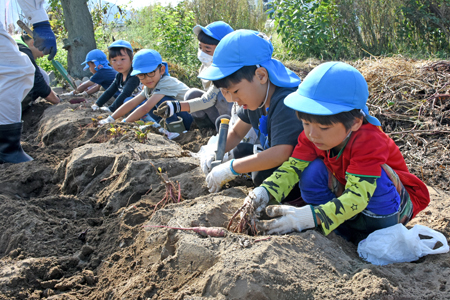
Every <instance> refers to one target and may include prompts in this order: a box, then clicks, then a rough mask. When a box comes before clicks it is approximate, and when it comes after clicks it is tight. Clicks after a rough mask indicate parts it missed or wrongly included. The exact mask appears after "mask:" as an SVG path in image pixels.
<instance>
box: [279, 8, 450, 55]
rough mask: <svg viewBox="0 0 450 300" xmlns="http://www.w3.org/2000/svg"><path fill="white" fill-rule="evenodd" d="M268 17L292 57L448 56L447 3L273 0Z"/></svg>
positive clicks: (449, 12) (449, 11) (449, 14)
mask: <svg viewBox="0 0 450 300" xmlns="http://www.w3.org/2000/svg"><path fill="white" fill-rule="evenodd" d="M272 17H273V18H274V19H275V26H276V31H277V33H278V34H279V35H280V38H281V40H282V43H283V44H284V46H285V47H286V48H287V50H288V55H289V56H290V57H291V58H297V59H299V58H307V57H316V58H321V59H352V58H359V57H361V56H364V55H382V54H394V53H399V52H404V51H411V50H413V51H419V52H425V53H438V55H439V56H444V57H445V56H448V53H449V51H448V50H449V49H448V48H449V41H450V0H390V1H388V0H284V1H281V0H278V1H276V2H275V5H274V12H273V13H272Z"/></svg>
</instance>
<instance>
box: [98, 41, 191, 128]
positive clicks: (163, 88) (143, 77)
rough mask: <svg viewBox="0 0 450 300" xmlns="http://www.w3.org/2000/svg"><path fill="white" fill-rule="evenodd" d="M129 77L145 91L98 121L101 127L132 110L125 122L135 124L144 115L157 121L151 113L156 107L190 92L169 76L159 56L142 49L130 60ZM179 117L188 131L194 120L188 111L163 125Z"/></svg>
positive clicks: (185, 86)
mask: <svg viewBox="0 0 450 300" xmlns="http://www.w3.org/2000/svg"><path fill="white" fill-rule="evenodd" d="M131 75H132V76H137V78H139V80H140V81H141V83H142V84H143V85H144V86H145V88H144V90H143V91H142V93H141V94H140V95H137V96H135V97H134V98H132V99H130V100H129V101H127V102H126V103H124V104H122V105H121V106H120V107H119V108H118V109H117V110H116V111H115V112H114V113H113V114H112V115H111V116H109V117H108V118H107V119H104V120H101V121H100V122H99V124H100V125H103V124H106V123H112V122H114V121H115V120H117V119H118V118H121V117H123V116H124V115H125V114H127V113H129V112H131V111H133V110H134V111H133V113H131V114H130V115H129V116H128V117H127V118H126V119H125V122H134V121H137V120H139V119H141V118H143V119H144V120H146V118H145V116H146V115H147V114H149V115H150V116H151V118H153V119H155V120H156V121H159V120H161V118H160V117H158V116H155V115H154V114H153V110H154V109H155V107H157V106H158V105H160V104H161V103H163V102H164V101H168V100H169V101H171V100H178V101H182V100H183V99H184V94H185V93H186V92H187V90H188V89H189V87H188V86H187V85H185V84H184V83H183V82H181V81H179V80H178V79H176V78H174V77H171V76H170V75H169V67H168V65H167V63H166V62H163V61H162V58H161V55H160V54H159V53H158V52H157V51H155V50H149V49H144V50H141V51H139V52H138V53H136V55H135V57H134V59H133V72H132V73H131ZM145 99H147V101H145ZM143 101H145V102H143ZM141 104H142V105H141ZM178 117H180V118H182V119H183V124H184V127H185V128H186V129H187V130H189V128H190V126H191V123H192V121H193V120H192V117H191V115H190V114H189V113H187V112H179V113H177V114H174V115H173V116H172V117H170V118H167V119H166V122H167V123H170V122H173V121H177V120H178Z"/></svg>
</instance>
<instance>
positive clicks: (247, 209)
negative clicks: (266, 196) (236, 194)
mask: <svg viewBox="0 0 450 300" xmlns="http://www.w3.org/2000/svg"><path fill="white" fill-rule="evenodd" d="M239 214H240V215H241V216H242V215H243V216H244V217H242V218H241V219H240V220H239V221H238V222H237V224H236V225H235V226H234V227H233V226H232V223H233V221H234V220H235V218H236V216H237V215H239ZM255 219H256V216H255V212H254V209H253V205H252V204H251V203H244V205H242V206H241V207H240V208H239V209H238V210H237V211H236V212H235V213H234V214H233V216H232V217H231V219H230V222H229V223H228V226H227V229H228V230H230V231H232V232H236V233H244V232H246V231H248V233H249V234H251V235H256V234H258V231H257V230H256V222H255Z"/></svg>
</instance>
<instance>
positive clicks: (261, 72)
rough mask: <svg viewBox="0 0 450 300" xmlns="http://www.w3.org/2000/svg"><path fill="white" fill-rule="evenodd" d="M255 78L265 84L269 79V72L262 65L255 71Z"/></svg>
mask: <svg viewBox="0 0 450 300" xmlns="http://www.w3.org/2000/svg"><path fill="white" fill-rule="evenodd" d="M255 75H256V78H257V79H258V81H259V82H260V83H261V84H265V83H266V82H267V80H269V72H267V69H266V68H264V67H259V68H257V69H256V71H255Z"/></svg>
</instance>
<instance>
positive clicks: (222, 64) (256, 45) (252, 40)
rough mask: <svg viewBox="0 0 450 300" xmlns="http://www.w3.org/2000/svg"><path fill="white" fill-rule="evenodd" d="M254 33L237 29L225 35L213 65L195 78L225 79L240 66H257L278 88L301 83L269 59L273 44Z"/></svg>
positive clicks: (293, 75) (279, 63) (298, 78)
mask: <svg viewBox="0 0 450 300" xmlns="http://www.w3.org/2000/svg"><path fill="white" fill-rule="evenodd" d="M264 37H265V36H264V35H263V34H261V33H259V32H257V31H253V30H246V29H240V30H236V31H234V32H232V33H230V34H228V35H227V36H225V37H224V38H223V39H222V40H221V41H220V43H219V45H217V48H216V50H215V51H214V55H213V63H212V64H211V66H209V67H208V68H206V69H204V70H203V71H202V72H201V73H200V75H199V76H198V77H199V78H201V79H205V80H219V79H222V78H225V77H227V76H229V75H231V74H233V73H234V72H236V71H237V70H239V69H240V68H242V67H245V66H254V65H260V66H261V67H264V68H266V69H267V72H268V73H269V79H270V81H271V82H272V83H273V84H275V85H276V86H279V87H296V86H298V85H299V84H300V82H301V80H300V77H298V76H297V75H296V74H295V73H294V72H292V71H291V70H289V69H288V68H286V67H285V66H284V65H283V64H282V63H281V62H280V61H278V60H276V59H274V58H272V53H273V46H272V43H271V42H270V41H269V40H267V39H265V38H264Z"/></svg>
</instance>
